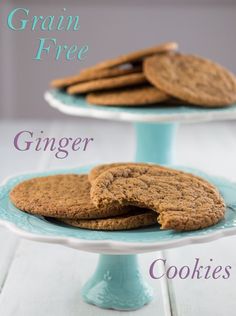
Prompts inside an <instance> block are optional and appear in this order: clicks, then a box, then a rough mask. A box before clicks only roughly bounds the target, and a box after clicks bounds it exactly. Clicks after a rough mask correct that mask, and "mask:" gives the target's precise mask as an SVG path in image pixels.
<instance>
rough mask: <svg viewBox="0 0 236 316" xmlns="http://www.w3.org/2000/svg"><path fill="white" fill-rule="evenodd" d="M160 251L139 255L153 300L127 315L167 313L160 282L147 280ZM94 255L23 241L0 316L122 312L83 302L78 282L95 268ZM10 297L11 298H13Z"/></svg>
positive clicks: (74, 315)
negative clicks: (150, 285)
mask: <svg viewBox="0 0 236 316" xmlns="http://www.w3.org/2000/svg"><path fill="white" fill-rule="evenodd" d="M157 256H160V254H158V253H157V254H153V253H152V254H148V255H142V256H140V263H141V266H142V267H143V270H144V275H145V276H146V278H147V279H149V281H150V283H151V284H152V286H153V287H154V290H155V298H154V301H153V302H152V303H151V304H149V305H148V306H145V307H144V308H143V309H140V310H138V311H135V312H126V314H127V315H137V316H144V315H155V314H156V315H163V316H164V315H165V316H170V313H169V312H168V304H167V305H165V306H164V303H165V304H166V301H164V302H163V300H162V297H161V295H162V293H161V282H156V281H153V280H150V277H149V275H148V270H149V265H150V263H151V262H152V261H153V260H154V259H155V258H156V257H157ZM96 261H97V255H96V254H90V253H83V252H80V251H76V250H73V249H70V248H66V247H62V246H59V245H58V246H57V245H49V244H40V243H36V242H30V241H23V242H22V243H21V244H20V246H19V248H18V249H17V252H16V256H15V258H14V260H13V262H12V265H11V270H10V273H9V275H8V278H7V282H6V283H5V286H4V289H3V291H2V295H1V296H0V315H4V316H10V315H15V313H16V311H17V316H31V315H34V316H41V315H57V316H62V315H63V316H64V315H68V316H77V315H97V316H100V315H101V316H103V315H104V316H105V315H123V313H122V312H118V311H116V312H115V311H111V310H103V309H99V308H97V307H95V306H92V305H88V304H86V303H84V302H83V301H82V299H81V296H80V290H81V287H82V285H83V284H84V283H85V282H86V281H87V280H88V278H89V276H91V274H92V273H93V271H94V269H95V263H96ZM13 298H14V299H13Z"/></svg>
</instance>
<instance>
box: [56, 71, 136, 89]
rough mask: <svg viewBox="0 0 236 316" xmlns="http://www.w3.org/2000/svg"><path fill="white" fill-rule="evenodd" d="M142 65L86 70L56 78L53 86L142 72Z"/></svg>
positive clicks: (65, 85)
mask: <svg viewBox="0 0 236 316" xmlns="http://www.w3.org/2000/svg"><path fill="white" fill-rule="evenodd" d="M141 72H142V67H138V66H137V67H129V68H112V69H101V70H97V71H91V72H89V73H86V72H85V71H84V72H83V71H82V72H80V73H79V74H78V75H74V76H70V77H65V78H60V79H54V80H53V81H52V82H51V86H52V87H53V88H57V89H61V88H65V87H68V86H71V85H74V84H76V83H79V82H86V81H90V80H95V79H104V78H112V77H118V76H123V75H127V74H133V73H141Z"/></svg>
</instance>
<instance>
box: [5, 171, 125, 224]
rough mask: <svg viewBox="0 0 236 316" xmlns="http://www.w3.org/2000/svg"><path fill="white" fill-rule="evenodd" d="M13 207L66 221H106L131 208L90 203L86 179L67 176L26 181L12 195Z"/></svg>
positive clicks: (14, 189)
mask: <svg viewBox="0 0 236 316" xmlns="http://www.w3.org/2000/svg"><path fill="white" fill-rule="evenodd" d="M10 199H11V201H12V203H13V204H14V205H15V206H16V207H17V208H19V209H20V210H22V211H25V212H27V213H31V214H36V215H42V216H49V217H63V218H79V219H81V218H82V219H90V218H104V217H111V216H117V215H121V214H124V213H127V212H128V210H129V207H120V206H119V207H114V208H113V207H112V208H111V207H109V206H108V207H104V208H103V207H101V208H99V209H97V208H96V207H95V206H94V205H93V203H92V202H91V199H90V183H89V181H88V176H87V175H78V174H64V175H53V176H47V177H38V178H33V179H30V180H26V181H23V182H21V183H19V184H18V185H16V186H15V187H14V188H13V189H12V191H11V192H10Z"/></svg>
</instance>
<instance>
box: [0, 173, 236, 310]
mask: <svg viewBox="0 0 236 316" xmlns="http://www.w3.org/2000/svg"><path fill="white" fill-rule="evenodd" d="M89 169H90V167H83V168H78V169H69V170H68V169H66V170H58V171H51V172H43V173H28V174H25V175H18V176H14V177H12V178H10V179H8V180H6V181H5V182H4V183H3V184H2V185H1V186H0V224H1V225H3V226H5V227H7V228H9V229H10V230H11V231H12V232H14V233H15V234H17V235H19V236H21V237H23V238H27V239H31V240H35V241H41V242H47V243H55V244H61V245H64V246H68V247H72V248H75V249H79V250H84V251H88V252H95V253H99V254H100V259H99V263H98V266H97V268H96V270H95V272H94V274H93V276H92V277H91V279H90V280H89V281H88V282H87V283H86V284H85V285H84V287H83V289H82V296H83V299H84V301H85V302H87V303H90V304H94V305H96V306H99V307H101V308H110V309H116V310H135V309H138V308H141V307H142V306H144V305H145V304H147V303H149V302H150V301H151V299H152V295H153V294H152V290H151V289H150V287H149V286H148V284H147V283H146V280H144V278H143V277H142V273H141V271H140V268H139V265H138V261H137V254H140V253H145V252H151V251H158V250H163V249H167V248H173V247H179V246H184V245H187V244H194V243H203V242H209V241H212V240H216V239H218V238H221V237H223V236H230V235H233V234H236V184H235V183H232V182H230V181H228V180H226V179H222V178H216V177H212V176H209V175H206V174H203V173H201V172H199V171H197V170H189V169H186V168H180V169H183V170H185V171H191V172H192V173H194V174H196V175H200V176H202V177H204V178H205V179H207V180H208V181H210V182H211V183H213V184H215V185H216V186H217V187H218V189H219V191H220V192H221V194H222V196H223V197H224V199H225V201H226V204H227V211H226V216H225V219H224V220H222V221H221V222H220V223H218V224H217V225H214V226H212V227H208V228H206V229H202V230H199V231H193V232H182V233H180V232H174V231H171V230H160V229H159V227H158V226H152V227H148V228H142V229H135V230H131V231H115V232H106V231H92V230H86V229H80V228H74V227H69V226H67V225H65V224H62V223H59V222H56V221H52V220H48V219H46V218H43V217H40V216H34V215H31V214H27V213H24V212H22V211H20V210H19V209H17V208H16V207H14V206H13V204H12V203H11V202H10V200H9V192H10V190H11V189H12V188H13V187H14V186H15V185H16V184H17V183H19V182H21V181H23V180H25V179H30V178H32V177H35V176H45V175H49V174H58V173H60V174H61V173H85V172H88V171H89ZM150 264H151V263H150ZM147 268H148V267H147Z"/></svg>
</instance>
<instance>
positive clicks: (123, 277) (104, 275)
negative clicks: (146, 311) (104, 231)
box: [82, 255, 153, 310]
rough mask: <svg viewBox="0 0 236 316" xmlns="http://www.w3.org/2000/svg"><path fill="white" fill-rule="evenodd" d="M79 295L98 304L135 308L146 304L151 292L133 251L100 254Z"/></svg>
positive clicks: (123, 308)
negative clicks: (121, 253) (119, 253)
mask: <svg viewBox="0 0 236 316" xmlns="http://www.w3.org/2000/svg"><path fill="white" fill-rule="evenodd" d="M82 297H83V299H84V301H85V302H87V303H90V304H93V305H96V306H99V307H101V308H109V309H116V310H135V309H139V308H141V307H143V306H144V305H145V304H148V303H149V302H150V301H151V300H152V297H153V292H152V289H151V288H149V286H148V285H147V284H146V282H145V281H144V280H143V277H142V274H141V272H140V270H139V265H138V261H137V255H100V257H99V262H98V266H97V268H96V271H95V273H94V275H93V276H92V277H91V279H90V280H89V281H88V282H87V283H86V284H85V285H84V287H83V289H82Z"/></svg>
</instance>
